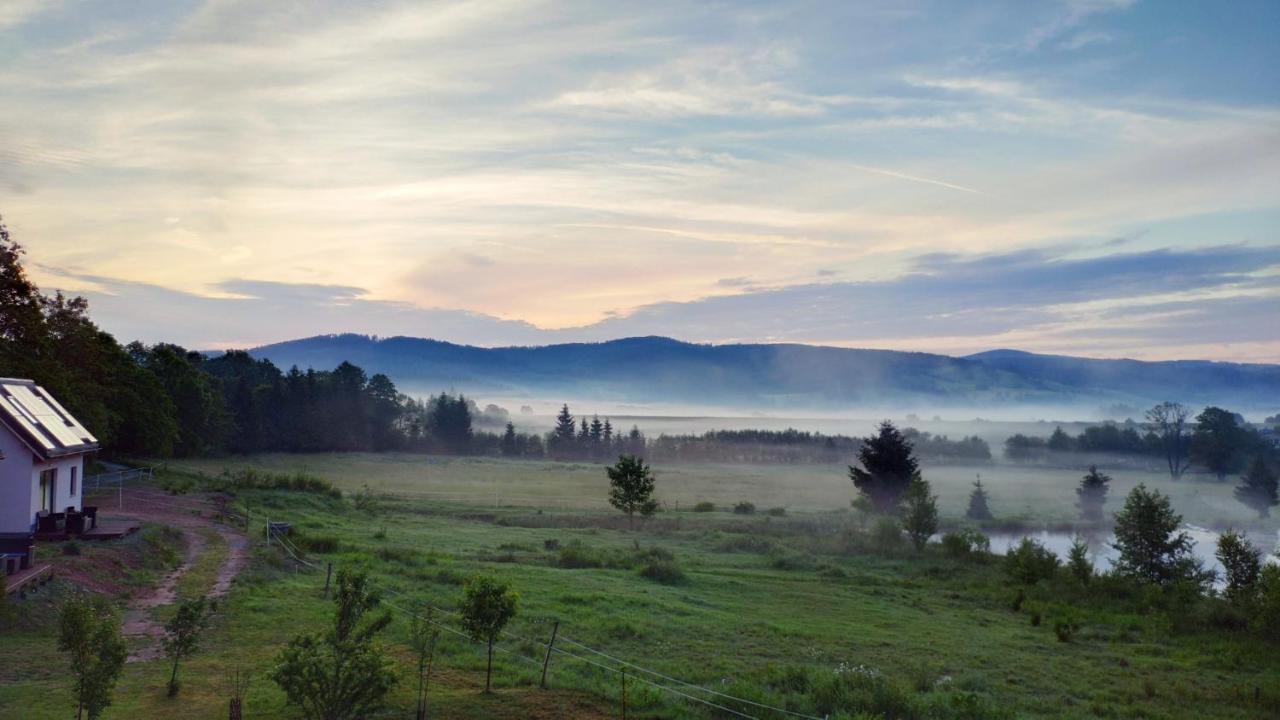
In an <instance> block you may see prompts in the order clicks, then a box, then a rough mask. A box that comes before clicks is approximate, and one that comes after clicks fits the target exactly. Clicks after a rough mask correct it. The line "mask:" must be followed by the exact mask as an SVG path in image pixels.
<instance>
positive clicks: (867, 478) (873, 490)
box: [849, 420, 920, 513]
mask: <svg viewBox="0 0 1280 720" xmlns="http://www.w3.org/2000/svg"><path fill="white" fill-rule="evenodd" d="M858 461H859V462H860V463H862V467H858V466H856V465H851V466H849V479H850V480H852V481H853V485H854V487H856V488H857V489H858V492H860V493H862V494H863V495H865V496H866V497H867V498H868V499H869V500H871V503H872V504H873V505H874V506H875V508H876V510H877V511H878V512H883V513H887V512H892V511H893V510H896V509H897V507H898V503H899V502H900V501H901V500H902V496H903V494H904V493H906V491H907V488H908V487H909V486H910V485H911V481H912V480H913V479H914V478H915V477H916V476H917V475H918V474H919V472H920V466H919V463H917V462H916V459H915V458H914V457H913V456H912V449H911V443H909V442H907V439H906V438H904V437H903V436H902V433H901V432H899V431H898V428H896V427H894V425H893V423H892V422H890V421H888V420H885V421H884V422H882V423H880V430H879V432H878V433H877V434H876V435H872V436H870V437H867V438H863V440H862V448H861V449H860V450H859V451H858Z"/></svg>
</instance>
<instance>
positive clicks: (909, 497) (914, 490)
mask: <svg viewBox="0 0 1280 720" xmlns="http://www.w3.org/2000/svg"><path fill="white" fill-rule="evenodd" d="M902 529H903V530H906V531H907V535H909V536H910V537H911V542H912V544H913V545H915V546H916V550H917V551H920V550H923V549H924V546H925V543H928V542H929V538H930V537H933V534H934V533H935V532H937V531H938V498H937V496H936V495H930V494H929V482H928V481H927V480H925V479H924V478H922V477H920V474H919V473H917V474H916V476H915V477H914V478H913V479H912V480H911V484H910V485H908V486H907V492H906V493H905V494H904V496H903V510H902Z"/></svg>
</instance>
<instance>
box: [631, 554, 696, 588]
mask: <svg viewBox="0 0 1280 720" xmlns="http://www.w3.org/2000/svg"><path fill="white" fill-rule="evenodd" d="M640 576H641V577H645V578H648V579H650V580H655V581H657V582H660V583H662V584H663V585H677V584H679V583H682V582H684V580H685V576H684V571H683V570H681V569H680V566H679V565H678V564H676V561H675V558H661V557H656V556H655V557H651V558H650V559H649V560H648V562H646V563H645V564H644V565H643V566H642V567H641V568H640Z"/></svg>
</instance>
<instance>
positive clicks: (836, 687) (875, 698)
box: [812, 663, 916, 718]
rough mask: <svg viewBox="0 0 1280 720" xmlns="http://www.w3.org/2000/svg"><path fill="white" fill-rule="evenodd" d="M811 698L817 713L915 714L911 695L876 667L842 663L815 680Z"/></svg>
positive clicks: (913, 715)
mask: <svg viewBox="0 0 1280 720" xmlns="http://www.w3.org/2000/svg"><path fill="white" fill-rule="evenodd" d="M812 698H813V702H814V706H815V708H816V709H817V711H818V712H819V713H823V714H840V713H844V714H847V715H858V714H860V713H861V714H864V715H865V716H869V717H883V718H907V717H916V708H915V707H914V706H913V703H912V701H911V696H910V695H908V694H907V692H906V691H905V690H903V689H902V688H901V687H899V686H898V685H897V684H895V683H893V682H890V681H889V680H888V679H887V678H885V677H884V676H883V675H881V674H880V673H879V672H878V671H876V670H874V669H872V668H868V667H865V666H862V665H858V666H856V667H850V666H848V665H845V664H843V663H842V664H841V665H840V666H839V667H837V668H836V671H835V672H834V673H832V674H831V675H827V676H825V677H821V678H820V679H819V680H818V681H817V682H815V683H814V688H813V693H812Z"/></svg>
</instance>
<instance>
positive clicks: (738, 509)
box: [733, 500, 756, 515]
mask: <svg viewBox="0 0 1280 720" xmlns="http://www.w3.org/2000/svg"><path fill="white" fill-rule="evenodd" d="M733 512H734V514H735V515H755V514H756V505H755V503H751V502H747V501H745V500H744V501H742V502H740V503H738V504H737V505H734V506H733Z"/></svg>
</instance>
